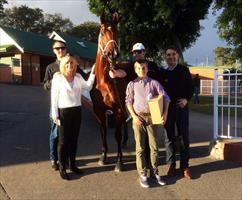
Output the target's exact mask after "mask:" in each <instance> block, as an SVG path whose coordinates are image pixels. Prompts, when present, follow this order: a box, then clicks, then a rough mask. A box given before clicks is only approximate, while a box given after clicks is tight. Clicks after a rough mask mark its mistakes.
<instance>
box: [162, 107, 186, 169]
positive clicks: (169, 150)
mask: <svg viewBox="0 0 242 200" xmlns="http://www.w3.org/2000/svg"><path fill="white" fill-rule="evenodd" d="M175 128H177V132H178V135H179V136H180V137H181V140H182V145H181V146H182V148H180V168H181V169H184V168H186V167H188V166H189V163H188V162H189V157H190V152H189V143H190V142H189V109H188V106H185V107H184V108H178V107H177V106H176V105H171V106H169V111H168V116H167V121H166V124H165V129H166V138H165V146H166V161H167V163H168V164H170V165H173V166H175V165H176V145H175V140H176V135H175Z"/></svg>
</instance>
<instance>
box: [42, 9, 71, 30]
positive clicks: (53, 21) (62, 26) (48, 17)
mask: <svg viewBox="0 0 242 200" xmlns="http://www.w3.org/2000/svg"><path fill="white" fill-rule="evenodd" d="M72 28H73V23H72V22H71V21H70V19H69V18H63V16H62V14H58V13H56V14H45V15H44V25H43V29H42V34H48V33H51V32H52V31H57V32H67V31H68V30H70V29H72Z"/></svg>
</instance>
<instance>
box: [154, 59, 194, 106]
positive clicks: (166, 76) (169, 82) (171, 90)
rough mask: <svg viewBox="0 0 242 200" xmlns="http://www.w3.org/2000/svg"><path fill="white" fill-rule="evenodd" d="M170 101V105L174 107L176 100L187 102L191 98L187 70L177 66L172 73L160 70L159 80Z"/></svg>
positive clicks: (191, 83) (189, 77)
mask: <svg viewBox="0 0 242 200" xmlns="http://www.w3.org/2000/svg"><path fill="white" fill-rule="evenodd" d="M158 81H159V82H160V83H161V84H162V86H163V87H164V88H165V91H166V92H167V94H168V96H169V97H170V99H171V105H175V104H176V103H177V100H178V99H181V98H185V99H187V100H188V101H189V100H190V99H191V98H192V96H193V81H192V77H191V74H190V71H189V68H187V67H185V66H183V65H180V64H178V65H177V66H176V67H175V68H174V69H173V70H172V71H170V70H168V69H160V71H159V80H158Z"/></svg>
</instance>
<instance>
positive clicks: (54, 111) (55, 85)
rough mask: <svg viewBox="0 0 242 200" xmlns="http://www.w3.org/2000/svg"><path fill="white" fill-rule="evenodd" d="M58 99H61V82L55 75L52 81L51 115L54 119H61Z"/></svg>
mask: <svg viewBox="0 0 242 200" xmlns="http://www.w3.org/2000/svg"><path fill="white" fill-rule="evenodd" d="M58 99H59V81H58V76H57V75H54V77H53V79H52V88H51V115H52V118H53V119H55V118H57V117H59V113H58Z"/></svg>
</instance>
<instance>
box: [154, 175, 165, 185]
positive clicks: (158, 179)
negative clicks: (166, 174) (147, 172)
mask: <svg viewBox="0 0 242 200" xmlns="http://www.w3.org/2000/svg"><path fill="white" fill-rule="evenodd" d="M155 179H156V182H157V183H158V184H159V185H162V186H163V185H166V182H164V181H163V180H161V177H160V176H159V175H158V174H156V175H155Z"/></svg>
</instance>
